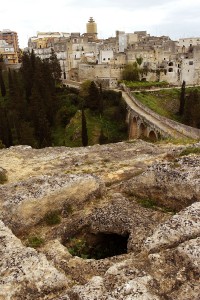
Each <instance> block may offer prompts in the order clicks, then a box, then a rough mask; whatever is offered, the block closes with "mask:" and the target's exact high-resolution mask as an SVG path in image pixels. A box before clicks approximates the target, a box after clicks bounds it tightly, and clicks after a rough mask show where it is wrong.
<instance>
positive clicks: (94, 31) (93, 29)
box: [86, 17, 97, 39]
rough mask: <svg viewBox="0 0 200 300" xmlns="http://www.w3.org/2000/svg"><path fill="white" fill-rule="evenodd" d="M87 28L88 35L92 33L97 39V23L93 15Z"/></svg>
mask: <svg viewBox="0 0 200 300" xmlns="http://www.w3.org/2000/svg"><path fill="white" fill-rule="evenodd" d="M86 30H87V31H86V32H87V34H88V35H91V36H92V37H93V38H94V39H97V23H95V21H94V19H93V18H92V17H90V19H89V21H88V23H87V24H86Z"/></svg>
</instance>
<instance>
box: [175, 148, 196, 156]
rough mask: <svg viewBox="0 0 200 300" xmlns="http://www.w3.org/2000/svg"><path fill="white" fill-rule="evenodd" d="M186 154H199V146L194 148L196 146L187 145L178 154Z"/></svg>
mask: <svg viewBox="0 0 200 300" xmlns="http://www.w3.org/2000/svg"><path fill="white" fill-rule="evenodd" d="M188 154H200V148H196V147H188V148H186V149H184V150H183V151H182V152H181V153H180V154H179V156H184V155H188Z"/></svg>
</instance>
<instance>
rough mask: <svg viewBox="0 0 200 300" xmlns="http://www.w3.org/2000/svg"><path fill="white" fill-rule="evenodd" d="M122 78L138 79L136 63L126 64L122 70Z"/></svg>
mask: <svg viewBox="0 0 200 300" xmlns="http://www.w3.org/2000/svg"><path fill="white" fill-rule="evenodd" d="M122 78H123V79H124V80H128V81H139V80H140V76H139V70H138V67H137V63H134V64H127V65H126V66H125V68H124V70H123V72H122Z"/></svg>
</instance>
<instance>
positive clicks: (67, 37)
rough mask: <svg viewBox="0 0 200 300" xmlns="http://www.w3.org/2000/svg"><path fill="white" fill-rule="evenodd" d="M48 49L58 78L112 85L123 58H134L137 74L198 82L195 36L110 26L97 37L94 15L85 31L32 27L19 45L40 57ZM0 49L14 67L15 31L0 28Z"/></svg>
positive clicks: (128, 60)
mask: <svg viewBox="0 0 200 300" xmlns="http://www.w3.org/2000/svg"><path fill="white" fill-rule="evenodd" d="M51 49H53V50H54V51H55V53H56V55H57V58H58V59H59V62H60V66H61V69H62V78H63V80H65V79H66V80H73V81H84V80H86V79H90V80H99V81H101V82H103V83H104V85H105V86H109V87H112V88H113V87H115V86H116V85H117V82H118V80H120V79H121V78H122V72H123V70H124V67H125V66H126V65H127V64H133V63H137V65H138V67H139V68H140V69H141V71H142V72H141V75H140V77H141V78H140V80H143V81H166V82H168V83H169V84H172V85H181V83H182V82H183V80H184V81H185V82H186V83H187V85H198V84H200V76H199V74H200V38H198V37H196V38H189V37H188V38H180V39H179V40H178V41H173V40H171V39H170V37H168V36H159V37H157V36H151V35H150V34H149V33H147V32H146V31H135V32H133V33H126V32H124V31H116V36H115V37H110V38H107V39H98V30H97V24H96V22H95V20H94V19H93V18H92V17H91V18H90V19H89V21H88V23H87V24H86V32H85V33H83V34H81V33H80V32H72V33H66V32H37V35H36V36H34V37H30V38H29V40H28V47H27V48H26V49H24V51H30V52H31V51H32V50H33V51H34V53H35V54H36V55H37V56H39V57H40V58H42V59H45V58H49V57H50V55H51ZM0 55H1V56H2V58H3V60H4V62H6V63H7V64H8V65H9V67H13V68H17V67H19V61H20V51H19V46H18V37H17V33H16V32H14V31H10V30H3V31H1V32H0Z"/></svg>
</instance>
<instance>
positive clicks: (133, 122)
mask: <svg viewBox="0 0 200 300" xmlns="http://www.w3.org/2000/svg"><path fill="white" fill-rule="evenodd" d="M137 137H138V126H137V119H136V117H131V118H130V121H129V139H137Z"/></svg>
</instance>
